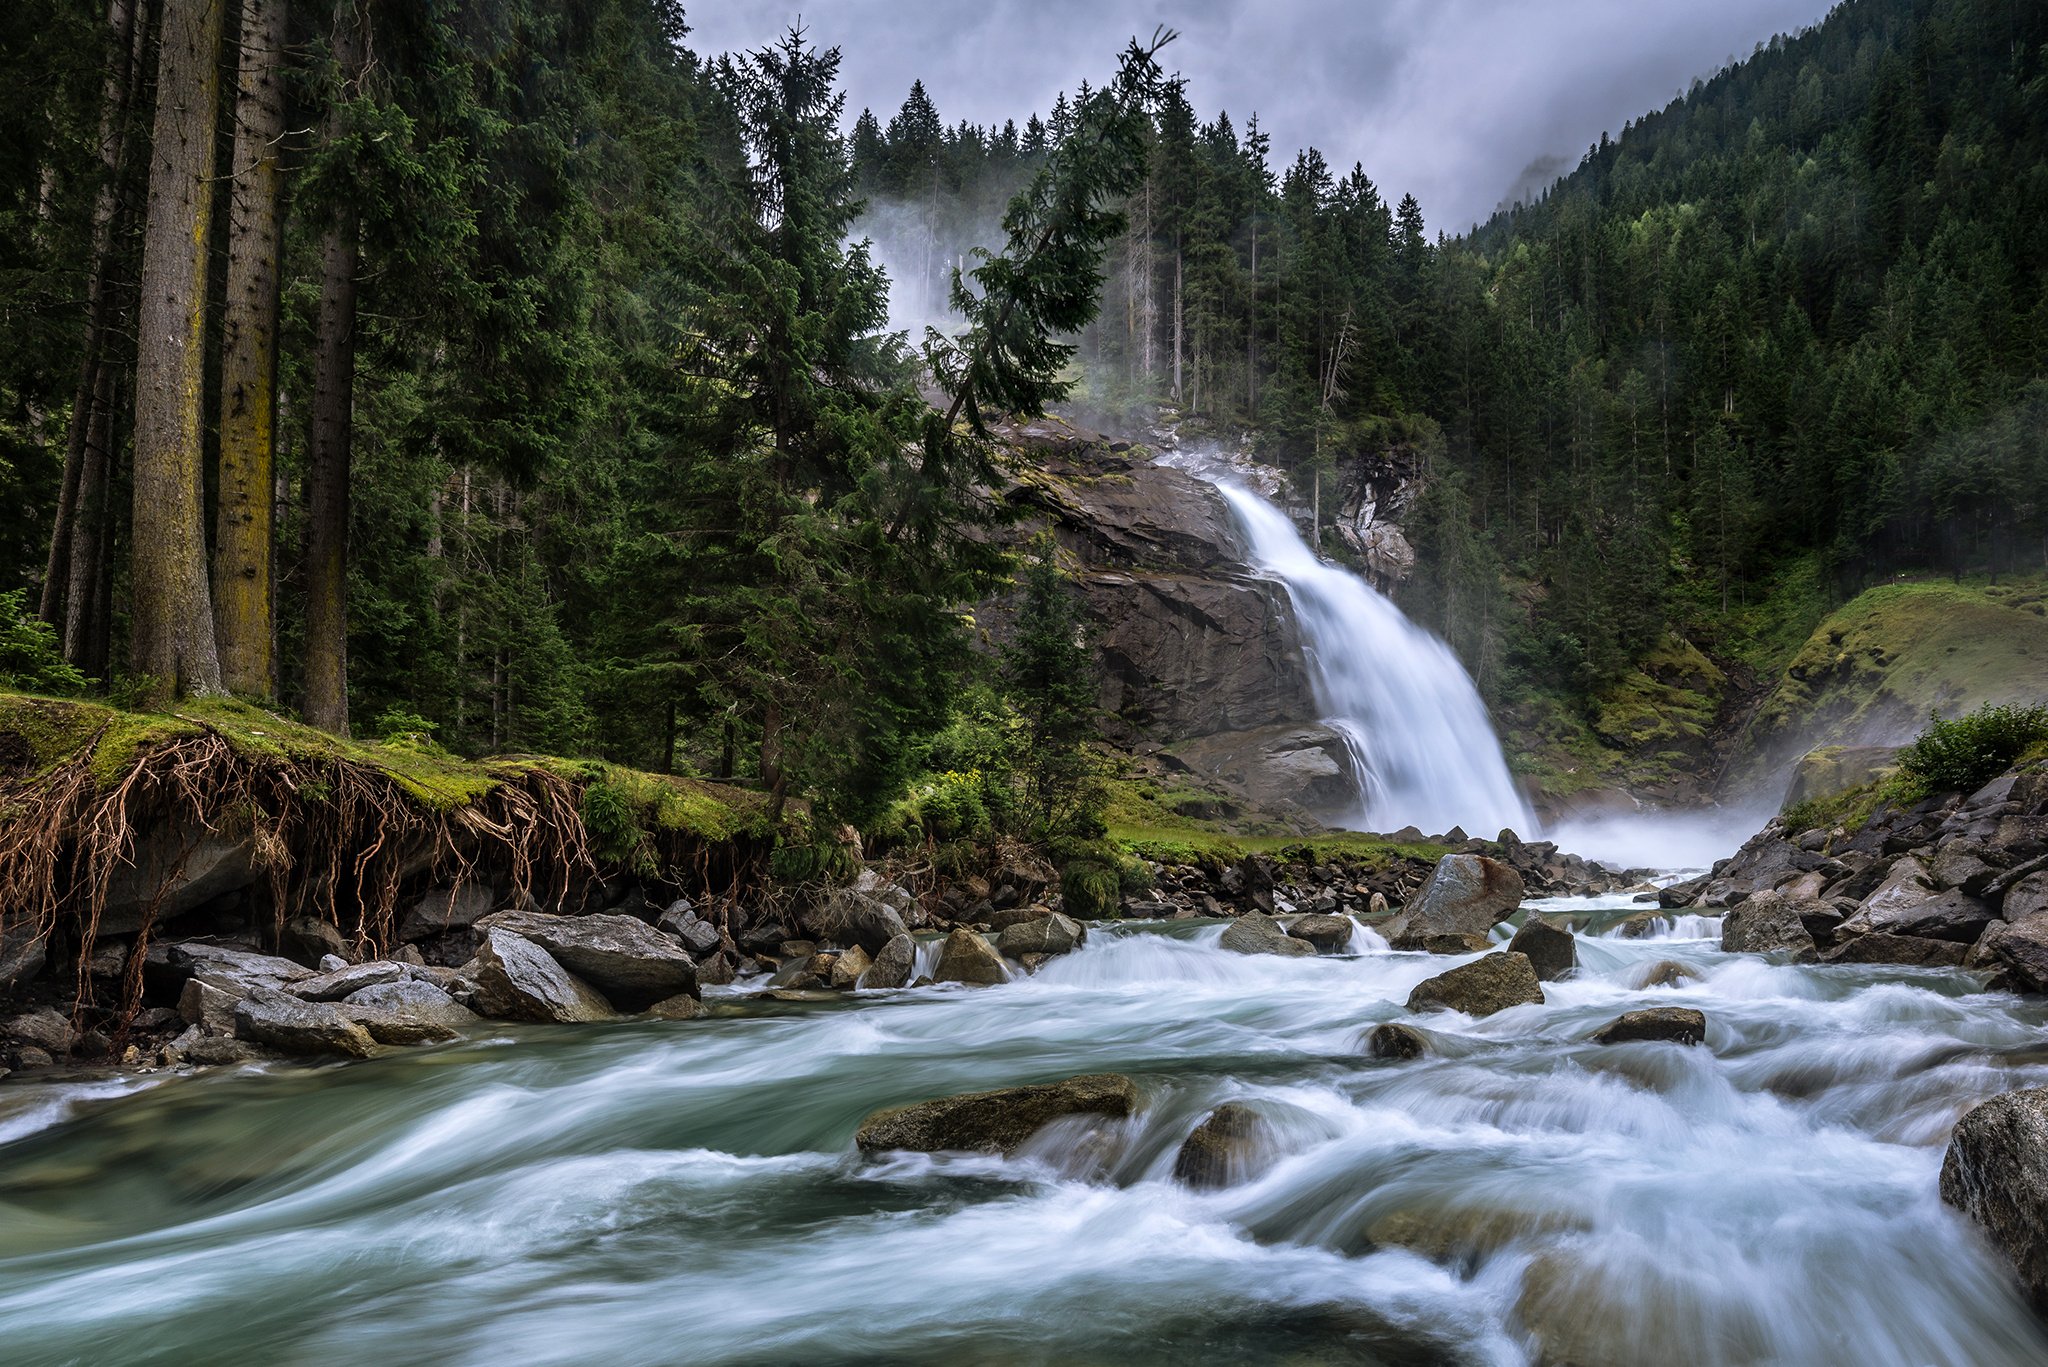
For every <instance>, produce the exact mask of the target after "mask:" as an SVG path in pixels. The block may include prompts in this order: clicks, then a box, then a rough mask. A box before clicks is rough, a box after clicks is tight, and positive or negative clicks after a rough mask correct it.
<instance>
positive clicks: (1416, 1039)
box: [1365, 1021, 1428, 1059]
mask: <svg viewBox="0 0 2048 1367" xmlns="http://www.w3.org/2000/svg"><path fill="white" fill-rule="evenodd" d="M1365 1048H1366V1052H1367V1053H1369V1054H1371V1055H1372V1056H1373V1057H1374V1058H1386V1059H1402V1058H1421V1057H1422V1056H1423V1054H1425V1053H1427V1052H1428V1041H1427V1040H1426V1039H1425V1038H1424V1036H1423V1033H1422V1032H1421V1031H1420V1030H1417V1029H1416V1028H1415V1027H1414V1026H1412V1025H1403V1024H1401V1022H1399V1021H1388V1022H1387V1023H1386V1024H1385V1025H1376V1026H1374V1027H1373V1029H1372V1033H1371V1034H1370V1035H1368V1036H1366V1042H1365Z"/></svg>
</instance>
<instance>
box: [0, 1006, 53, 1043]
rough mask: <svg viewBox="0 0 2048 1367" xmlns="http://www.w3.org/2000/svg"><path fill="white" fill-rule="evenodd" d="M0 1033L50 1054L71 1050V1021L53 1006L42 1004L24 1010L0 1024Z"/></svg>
mask: <svg viewBox="0 0 2048 1367" xmlns="http://www.w3.org/2000/svg"><path fill="white" fill-rule="evenodd" d="M0 1034H4V1035H6V1036H8V1037H9V1038H11V1039H16V1040H19V1041H21V1042H22V1043H23V1044H27V1045H32V1046H34V1047H35V1048H38V1049H47V1050H49V1051H50V1052H51V1053H52V1054H66V1053H69V1052H70V1051H71V1022H70V1020H69V1019H67V1018H66V1017H65V1015H64V1013H63V1012H61V1011H59V1010H57V1009H56V1008H55V1007H50V1006H43V1007H38V1008H36V1009H35V1010H34V1011H25V1012H23V1013H22V1014H21V1015H19V1016H16V1017H14V1018H13V1019H11V1020H9V1021H8V1022H7V1023H6V1024H5V1025H0Z"/></svg>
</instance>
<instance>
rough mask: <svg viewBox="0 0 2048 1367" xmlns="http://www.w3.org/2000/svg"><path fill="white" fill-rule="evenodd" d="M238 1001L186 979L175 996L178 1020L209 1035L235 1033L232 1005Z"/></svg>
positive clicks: (209, 984)
mask: <svg viewBox="0 0 2048 1367" xmlns="http://www.w3.org/2000/svg"><path fill="white" fill-rule="evenodd" d="M240 1000H241V998H240V997H238V996H236V995H234V994H233V993H231V992H223V991H221V989H219V988H218V987H215V986H214V985H213V984H212V983H209V982H206V981H204V980H203V979H200V978H187V979H186V980H185V986H184V987H183V988H182V989H181V990H180V991H179V993H178V1018H179V1019H180V1020H182V1021H184V1022H185V1024H187V1025H196V1026H199V1027H200V1028H202V1029H204V1030H206V1031H207V1032H208V1033H211V1034H221V1035H232V1034H234V1033H235V1003H236V1002H238V1001H240Z"/></svg>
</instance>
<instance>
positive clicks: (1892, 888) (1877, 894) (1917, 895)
mask: <svg viewBox="0 0 2048 1367" xmlns="http://www.w3.org/2000/svg"><path fill="white" fill-rule="evenodd" d="M1935 891H1936V889H1935V886H1934V879H1933V877H1932V876H1931V875H1930V874H1929V873H1928V871H1927V866H1926V865H1925V864H1923V863H1921V862H1920V861H1919V860H1917V859H1915V858H1914V857H1913V856H1912V855H1910V854H1908V855H1901V856H1900V857H1899V858H1897V859H1894V860H1893V861H1892V864H1891V867H1890V868H1889V869H1887V870H1886V871H1885V875H1884V881H1883V882H1881V883H1879V884H1878V885H1877V887H1876V889H1875V890H1873V891H1872V892H1871V893H1870V895H1869V896H1867V897H1865V898H1864V899H1863V905H1862V907H1861V908H1860V909H1859V910H1858V911H1857V913H1856V915H1857V916H1858V917H1859V918H1861V917H1869V918H1872V919H1873V920H1876V921H1885V920H1887V919H1888V918H1890V917H1891V916H1893V915H1896V914H1897V913H1899V912H1902V911H1905V910H1907V909H1909V908H1912V907H1916V906H1918V905H1920V903H1922V902H1924V901H1926V900H1927V899H1928V898H1930V897H1932V896H1934V894H1935Z"/></svg>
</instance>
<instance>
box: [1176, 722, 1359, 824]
mask: <svg viewBox="0 0 2048 1367" xmlns="http://www.w3.org/2000/svg"><path fill="white" fill-rule="evenodd" d="M1169 753H1170V754H1171V756H1172V758H1173V759H1174V760H1175V761H1177V762H1178V763H1180V764H1183V765H1185V766H1187V767H1188V768H1189V769H1192V770H1194V771H1195V772H1196V773H1198V774H1202V775H1204V776H1206V777H1208V778H1210V779H1213V780H1216V781H1217V782H1219V783H1220V784H1223V785H1224V786H1225V787H1226V789H1227V790H1230V791H1234V792H1238V793H1242V794H1243V795H1244V796H1245V797H1246V798H1248V799H1249V800H1250V801H1251V802H1252V803H1253V804H1255V805H1256V806H1258V807H1259V808H1260V809H1262V810H1265V811H1273V812H1285V811H1289V810H1292V809H1294V808H1296V807H1299V808H1300V809H1302V810H1305V811H1307V812H1311V813H1324V814H1333V813H1338V812H1342V811H1344V810H1345V809H1346V808H1348V807H1350V806H1353V805H1355V804H1356V803H1357V801H1358V775H1357V773H1356V772H1355V770H1356V765H1355V762H1354V761H1353V759H1352V752H1351V747H1350V745H1349V743H1348V742H1346V741H1345V739H1344V737H1343V736H1341V735H1339V734H1338V733H1337V732H1335V731H1333V730H1331V729H1330V728H1329V727H1327V726H1323V725H1320V724H1318V723H1314V722H1307V723H1284V724H1280V725H1274V726H1262V727H1256V728H1254V729H1252V730H1249V731H1228V732H1221V733H1218V734H1215V735H1209V736H1201V737H1198V738H1196V739H1194V740H1188V741H1183V742H1181V743H1180V744H1178V745H1176V746H1174V747H1173V748H1172V750H1171V751H1170V752H1169Z"/></svg>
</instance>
